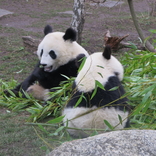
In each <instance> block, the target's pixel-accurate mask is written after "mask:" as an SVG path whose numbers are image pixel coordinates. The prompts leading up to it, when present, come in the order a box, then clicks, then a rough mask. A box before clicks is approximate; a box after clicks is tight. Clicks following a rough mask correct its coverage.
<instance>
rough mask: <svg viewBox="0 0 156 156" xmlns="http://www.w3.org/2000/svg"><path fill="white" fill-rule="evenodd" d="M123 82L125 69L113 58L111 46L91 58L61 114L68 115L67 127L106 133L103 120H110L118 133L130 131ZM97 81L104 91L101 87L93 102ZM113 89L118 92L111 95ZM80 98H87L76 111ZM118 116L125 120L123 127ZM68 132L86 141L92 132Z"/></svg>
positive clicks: (79, 76)
mask: <svg viewBox="0 0 156 156" xmlns="http://www.w3.org/2000/svg"><path fill="white" fill-rule="evenodd" d="M122 79H123V67H122V65H121V63H120V62H119V61H118V60H117V59H116V58H115V57H114V56H112V55H111V49H110V47H109V46H107V47H106V48H105V50H104V52H103V53H102V52H97V53H94V54H92V55H90V56H89V57H88V58H87V59H86V62H85V64H84V66H83V68H82V69H81V71H80V72H79V74H78V76H77V77H76V79H75V82H74V85H73V95H72V97H71V99H70V100H69V102H68V103H67V105H66V107H65V108H64V110H63V112H62V115H65V117H64V124H65V125H66V124H67V125H68V127H72V128H80V129H85V128H91V129H95V130H96V129H104V130H106V129H108V127H107V126H106V125H105V124H104V120H107V121H108V122H109V123H110V124H111V125H112V126H113V127H115V129H123V128H124V127H127V126H128V114H129V111H128V109H127V106H128V105H127V98H121V97H122V96H123V95H124V94H125V91H124V88H123V86H122V84H121V80H122ZM95 81H98V82H100V83H101V84H102V85H103V86H104V89H101V88H100V87H98V88H97V92H96V94H95V96H94V97H93V98H92V99H91V96H92V94H93V91H94V89H95ZM114 87H118V88H117V89H116V90H113V91H111V90H110V89H112V88H114ZM81 95H83V96H84V97H85V98H82V101H81V102H80V103H79V105H78V106H77V107H75V104H76V103H77V101H78V100H79V98H80V96H81ZM118 116H120V117H121V118H122V124H121V123H120V120H119V117H118ZM68 132H69V133H70V134H71V135H73V136H75V137H78V136H81V137H86V136H88V133H89V132H90V131H88V132H86V131H83V130H74V129H68ZM103 132H104V131H103ZM100 133H101V132H100ZM89 134H91V133H89Z"/></svg>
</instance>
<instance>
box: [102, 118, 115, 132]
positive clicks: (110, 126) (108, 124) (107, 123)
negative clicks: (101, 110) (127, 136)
mask: <svg viewBox="0 0 156 156" xmlns="http://www.w3.org/2000/svg"><path fill="white" fill-rule="evenodd" d="M104 123H105V124H106V125H107V126H108V128H109V129H111V130H113V129H114V128H113V126H112V125H111V124H110V123H109V122H108V121H107V120H104Z"/></svg>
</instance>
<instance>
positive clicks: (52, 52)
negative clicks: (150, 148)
mask: <svg viewBox="0 0 156 156" xmlns="http://www.w3.org/2000/svg"><path fill="white" fill-rule="evenodd" d="M49 55H50V57H51V58H52V59H56V54H55V52H54V51H53V50H51V51H50V52H49Z"/></svg>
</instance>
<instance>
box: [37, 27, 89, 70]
mask: <svg viewBox="0 0 156 156" xmlns="http://www.w3.org/2000/svg"><path fill="white" fill-rule="evenodd" d="M44 34H45V37H44V38H43V40H42V41H41V43H40V44H39V46H38V50H37V55H38V57H39V60H40V65H41V67H43V68H44V71H46V72H52V71H54V70H56V69H57V68H58V67H60V66H62V65H65V64H67V63H68V62H69V61H71V60H73V59H75V58H76V57H77V56H78V55H79V54H81V53H83V54H85V55H87V54H88V53H87V52H86V51H85V49H84V48H82V47H81V46H80V45H79V44H78V43H77V42H76V32H75V30H73V29H72V28H68V29H67V30H66V32H65V33H63V32H52V28H51V26H49V25H47V26H46V27H45V28H44Z"/></svg>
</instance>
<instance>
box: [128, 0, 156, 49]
mask: <svg viewBox="0 0 156 156" xmlns="http://www.w3.org/2000/svg"><path fill="white" fill-rule="evenodd" d="M128 5H129V9H130V12H131V16H132V19H133V22H134V25H135V28H136V30H137V32H138V34H139V37H140V38H141V40H142V42H143V43H144V42H145V48H146V49H147V50H149V51H151V52H156V49H154V47H153V46H152V45H151V44H150V42H149V41H145V39H146V37H145V36H144V34H143V31H142V29H141V27H140V25H139V23H138V21H137V17H136V14H135V11H134V6H133V0H128Z"/></svg>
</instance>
